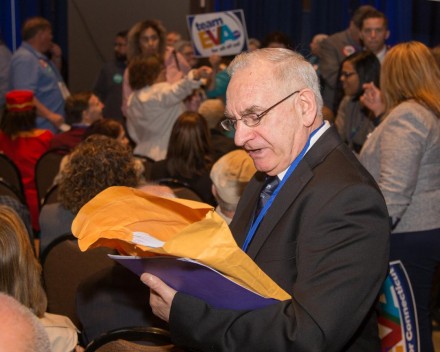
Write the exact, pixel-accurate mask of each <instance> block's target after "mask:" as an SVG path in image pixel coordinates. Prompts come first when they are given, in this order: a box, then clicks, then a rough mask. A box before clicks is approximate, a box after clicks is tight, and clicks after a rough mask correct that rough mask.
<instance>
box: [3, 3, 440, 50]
mask: <svg viewBox="0 0 440 352" xmlns="http://www.w3.org/2000/svg"><path fill="white" fill-rule="evenodd" d="M176 1H178V0H176ZM11 3H14V4H15V10H16V16H15V18H16V33H17V37H18V38H17V39H18V41H17V45H19V44H20V27H21V24H22V22H23V20H24V19H25V18H27V17H30V16H36V15H39V16H43V17H46V18H47V19H48V20H49V21H50V22H51V23H52V25H53V28H54V40H55V42H57V43H58V44H59V45H61V48H62V49H63V52H64V53H65V54H66V55H65V56H66V57H67V50H68V47H67V0H0V35H1V36H2V38H3V39H4V40H5V41H6V43H7V44H8V46H9V47H10V48H12V17H11ZM303 4H309V6H310V8H309V9H303ZM363 4H371V5H374V6H375V7H377V8H378V9H379V10H381V11H383V12H385V14H386V16H387V17H388V19H389V27H390V30H391V37H390V39H389V43H390V44H395V43H398V42H402V41H408V40H419V41H421V42H423V43H425V44H426V45H428V46H434V45H437V44H439V43H440V30H439V25H437V24H439V23H440V2H434V1H429V0H369V1H368V0H363V1H362V0H339V1H334V0H214V9H215V10H216V11H223V10H232V9H243V10H244V13H245V17H246V23H247V29H248V34H249V37H255V38H258V39H262V38H263V37H264V36H265V34H267V33H269V32H271V31H274V30H279V31H283V32H286V33H287V34H288V35H289V36H290V38H291V40H292V41H293V42H294V43H295V46H296V48H297V49H299V50H300V51H303V52H304V51H306V50H308V43H309V42H310V39H311V37H312V36H313V35H314V34H316V33H334V32H336V31H339V30H342V29H344V28H346V27H347V25H348V22H349V19H350V15H351V13H352V11H353V10H354V9H356V8H357V7H358V6H359V5H363ZM103 16H104V14H103ZM98 21H99V19H98Z"/></svg>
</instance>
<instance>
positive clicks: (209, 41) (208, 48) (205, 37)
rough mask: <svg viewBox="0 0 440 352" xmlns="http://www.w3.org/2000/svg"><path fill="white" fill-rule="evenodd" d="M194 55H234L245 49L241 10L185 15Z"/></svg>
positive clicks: (244, 30)
mask: <svg viewBox="0 0 440 352" xmlns="http://www.w3.org/2000/svg"><path fill="white" fill-rule="evenodd" d="M187 22H188V28H189V33H190V35H191V40H192V42H193V46H194V54H195V56H196V57H209V56H211V55H213V54H217V55H221V56H227V55H236V54H239V53H241V52H242V51H244V50H247V46H248V44H247V40H248V39H247V33H246V23H245V20H244V13H243V10H234V11H226V12H213V13H204V14H200V15H190V16H187Z"/></svg>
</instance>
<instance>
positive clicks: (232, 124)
mask: <svg viewBox="0 0 440 352" xmlns="http://www.w3.org/2000/svg"><path fill="white" fill-rule="evenodd" d="M299 92H300V90H297V91H295V92H293V93H291V94H289V95H288V96H287V97H285V98H284V99H281V100H280V101H279V102H278V103H276V104H274V105H272V106H271V107H270V108H268V109H266V110H264V111H263V112H262V113H260V114H255V113H252V114H246V115H243V116H242V117H241V118H240V119H232V118H227V119H224V120H223V121H222V122H221V125H222V127H223V128H224V129H225V130H226V131H235V129H236V128H237V122H238V121H243V123H244V124H245V125H246V126H248V127H255V126H258V125H259V124H260V122H261V119H262V118H263V117H264V116H265V115H266V114H267V113H268V112H269V111H270V110H272V109H273V108H275V107H276V106H278V105H280V104H281V103H282V102H283V101H285V100H287V99H289V98H290V97H291V96H292V95H294V94H296V93H299Z"/></svg>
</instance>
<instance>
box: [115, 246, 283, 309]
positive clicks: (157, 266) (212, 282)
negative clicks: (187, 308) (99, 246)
mask: <svg viewBox="0 0 440 352" xmlns="http://www.w3.org/2000/svg"><path fill="white" fill-rule="evenodd" d="M109 257H110V258H112V259H113V260H115V261H117V262H118V263H120V264H122V265H124V266H125V267H127V268H128V269H130V270H131V271H133V272H134V273H136V274H137V275H139V276H140V275H141V274H143V273H145V272H148V273H150V274H153V275H155V276H157V277H159V278H160V279H161V280H162V281H164V282H165V283H166V284H167V285H169V286H170V287H172V288H174V289H175V290H177V291H179V292H182V293H186V294H188V295H191V296H194V297H197V298H200V299H201V300H203V301H205V302H206V303H207V304H209V305H211V306H212V307H214V308H224V309H236V310H251V309H257V308H263V307H266V306H268V305H271V304H274V303H277V302H279V301H278V300H276V299H273V298H264V297H262V296H261V295H259V294H257V293H255V292H253V291H250V290H248V289H247V288H244V287H243V286H240V285H238V284H236V283H235V282H233V281H231V280H230V279H229V278H227V277H225V276H224V275H222V274H221V273H219V272H218V271H216V270H214V269H212V268H210V267H208V266H205V265H204V264H201V263H199V262H196V261H194V260H191V259H187V258H177V257H166V256H157V257H132V256H120V255H112V254H109Z"/></svg>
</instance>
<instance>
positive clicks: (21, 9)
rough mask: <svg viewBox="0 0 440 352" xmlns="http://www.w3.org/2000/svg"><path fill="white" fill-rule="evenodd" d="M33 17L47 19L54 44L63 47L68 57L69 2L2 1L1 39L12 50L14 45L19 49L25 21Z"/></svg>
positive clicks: (42, 0) (36, 0)
mask: <svg viewBox="0 0 440 352" xmlns="http://www.w3.org/2000/svg"><path fill="white" fill-rule="evenodd" d="M14 10H15V11H14ZM14 14H15V16H14ZM33 16H42V17H45V18H47V19H48V20H49V21H50V23H52V26H53V35H54V42H55V43H57V44H58V45H60V46H61V49H62V50H63V53H64V54H65V57H66V55H67V50H68V47H67V0H0V38H1V39H2V40H3V41H4V42H6V44H7V45H8V47H9V48H10V49H11V50H13V48H14V45H15V46H16V48H18V47H19V46H20V44H21V33H20V32H21V26H22V24H23V21H24V20H25V19H26V18H29V17H33ZM14 24H15V33H16V37H15V38H14V36H13V33H14V30H13V29H14ZM14 39H15V40H14Z"/></svg>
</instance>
